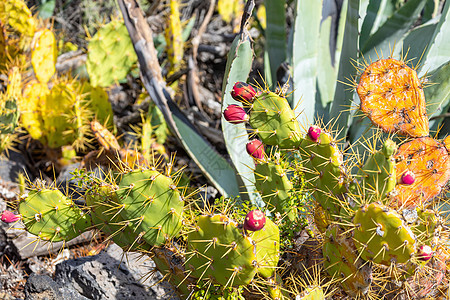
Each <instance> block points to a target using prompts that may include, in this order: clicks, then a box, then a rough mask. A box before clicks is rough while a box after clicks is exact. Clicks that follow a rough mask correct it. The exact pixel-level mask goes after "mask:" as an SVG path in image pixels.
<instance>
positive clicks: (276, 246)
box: [249, 218, 280, 278]
mask: <svg viewBox="0 0 450 300" xmlns="http://www.w3.org/2000/svg"><path fill="white" fill-rule="evenodd" d="M249 236H250V238H251V239H252V240H253V244H254V246H255V252H256V261H257V268H258V274H260V275H261V276H263V277H264V278H270V277H273V276H275V274H276V270H277V265H278V261H279V259H280V230H279V229H278V226H277V225H276V224H275V223H273V222H272V221H271V220H270V219H268V218H266V224H265V225H264V227H263V228H262V229H261V230H258V231H254V232H252V233H249Z"/></svg>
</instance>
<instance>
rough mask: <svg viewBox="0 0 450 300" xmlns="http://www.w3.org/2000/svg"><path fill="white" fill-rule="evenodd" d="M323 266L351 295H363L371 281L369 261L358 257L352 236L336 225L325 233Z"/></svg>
mask: <svg viewBox="0 0 450 300" xmlns="http://www.w3.org/2000/svg"><path fill="white" fill-rule="evenodd" d="M322 251H323V256H324V259H325V260H324V268H325V270H326V271H327V272H328V274H329V275H330V276H331V277H332V278H339V282H340V284H341V285H342V286H343V287H344V289H345V291H346V292H347V293H349V294H350V295H351V296H352V297H357V296H363V295H364V294H366V293H367V291H368V290H369V287H370V284H371V283H372V266H371V263H369V262H366V261H364V260H362V259H361V258H359V254H358V251H357V250H356V246H355V244H354V241H353V238H352V237H351V236H348V235H346V234H344V232H343V231H342V230H341V229H340V228H339V226H337V225H332V226H330V227H329V228H328V230H327V231H326V233H325V241H324V243H323V247H322Z"/></svg>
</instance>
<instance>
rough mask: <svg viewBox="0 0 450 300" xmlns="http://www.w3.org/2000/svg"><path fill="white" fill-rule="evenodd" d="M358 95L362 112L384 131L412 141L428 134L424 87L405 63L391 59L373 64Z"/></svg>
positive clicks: (363, 76) (360, 82) (360, 86)
mask: <svg viewBox="0 0 450 300" xmlns="http://www.w3.org/2000/svg"><path fill="white" fill-rule="evenodd" d="M357 92H358V95H359V99H361V106H360V108H361V110H362V111H363V112H364V113H366V114H367V116H368V117H369V118H370V120H371V121H372V123H374V124H375V125H377V126H379V127H381V128H382V129H383V130H384V131H386V132H395V133H398V134H402V135H408V136H412V137H422V136H427V135H428V134H429V128H428V117H427V112H426V108H425V95H424V92H423V89H422V84H421V82H420V80H419V77H418V76H417V72H416V71H415V70H413V69H411V68H410V67H408V66H407V65H406V64H405V63H404V62H403V61H399V60H395V59H392V58H390V59H380V60H378V61H376V62H374V63H372V64H370V65H369V66H368V67H367V68H366V69H365V70H364V72H363V74H362V75H361V79H360V80H359V84H358V87H357Z"/></svg>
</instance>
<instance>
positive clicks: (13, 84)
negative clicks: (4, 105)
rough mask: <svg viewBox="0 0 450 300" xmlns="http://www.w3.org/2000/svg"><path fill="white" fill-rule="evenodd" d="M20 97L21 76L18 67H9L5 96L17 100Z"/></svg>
mask: <svg viewBox="0 0 450 300" xmlns="http://www.w3.org/2000/svg"><path fill="white" fill-rule="evenodd" d="M21 95H22V75H20V69H19V67H11V68H10V69H9V73H8V85H7V87H6V96H7V97H8V98H14V99H19V98H20V96H21Z"/></svg>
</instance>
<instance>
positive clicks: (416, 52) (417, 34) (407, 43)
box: [393, 18, 439, 65]
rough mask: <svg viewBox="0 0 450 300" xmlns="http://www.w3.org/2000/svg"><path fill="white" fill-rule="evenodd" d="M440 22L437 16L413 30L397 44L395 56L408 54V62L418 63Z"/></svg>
mask: <svg viewBox="0 0 450 300" xmlns="http://www.w3.org/2000/svg"><path fill="white" fill-rule="evenodd" d="M438 22H439V18H435V19H433V20H430V21H429V22H427V23H425V24H423V25H421V26H418V27H416V28H414V29H413V30H411V31H410V32H409V33H408V34H407V35H406V37H405V38H404V39H403V40H402V41H400V43H399V44H397V45H396V48H395V50H394V55H393V57H404V56H405V55H406V54H407V59H408V62H409V63H411V64H412V65H417V64H418V63H419V60H420V58H422V55H423V54H424V53H425V51H426V49H427V48H428V45H430V42H431V39H432V37H433V34H434V32H435V30H436V27H437V23H438Z"/></svg>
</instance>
